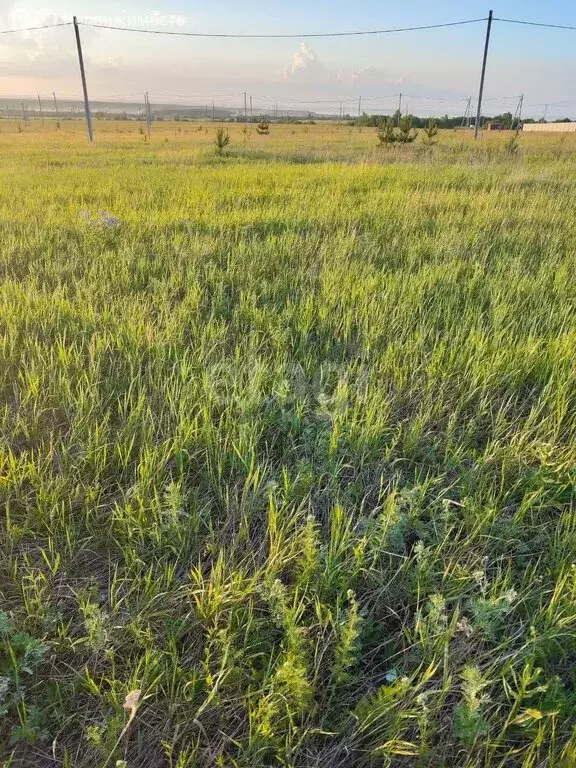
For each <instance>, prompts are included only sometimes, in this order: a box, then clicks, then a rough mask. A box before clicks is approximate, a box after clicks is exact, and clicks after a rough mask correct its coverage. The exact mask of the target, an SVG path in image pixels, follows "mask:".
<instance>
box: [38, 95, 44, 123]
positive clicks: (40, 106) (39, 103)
mask: <svg viewBox="0 0 576 768" xmlns="http://www.w3.org/2000/svg"><path fill="white" fill-rule="evenodd" d="M38 107H39V109H40V120H41V121H42V128H44V112H42V102H41V101H40V94H38Z"/></svg>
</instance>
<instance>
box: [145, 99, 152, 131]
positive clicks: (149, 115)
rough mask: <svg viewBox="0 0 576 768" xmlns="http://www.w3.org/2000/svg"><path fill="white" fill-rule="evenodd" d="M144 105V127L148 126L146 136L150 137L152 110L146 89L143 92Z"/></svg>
mask: <svg viewBox="0 0 576 768" xmlns="http://www.w3.org/2000/svg"><path fill="white" fill-rule="evenodd" d="M144 105H145V107H146V127H147V128H148V138H150V133H151V128H152V112H151V111H150V97H149V96H148V91H146V93H145V94H144Z"/></svg>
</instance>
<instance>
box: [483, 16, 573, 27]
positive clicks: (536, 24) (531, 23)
mask: <svg viewBox="0 0 576 768" xmlns="http://www.w3.org/2000/svg"><path fill="white" fill-rule="evenodd" d="M494 21H503V22H504V23H505V24H525V25H526V26H528V27H548V28H549V29H573V30H574V29H576V27H570V26H568V25H566V24H546V23H544V22H540V21H523V20H522V19H499V18H497V17H496V16H495V17H494Z"/></svg>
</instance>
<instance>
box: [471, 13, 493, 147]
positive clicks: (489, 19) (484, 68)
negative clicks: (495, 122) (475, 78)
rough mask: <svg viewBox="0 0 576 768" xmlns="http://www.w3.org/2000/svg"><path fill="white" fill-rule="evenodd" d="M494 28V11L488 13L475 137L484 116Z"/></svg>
mask: <svg viewBox="0 0 576 768" xmlns="http://www.w3.org/2000/svg"><path fill="white" fill-rule="evenodd" d="M491 29H492V11H490V13H489V14H488V23H487V25H486V40H485V41H484V56H483V57H482V73H481V75H480V88H479V90H478V108H477V110H476V122H475V123H474V138H475V139H477V138H478V134H479V132H480V120H481V118H482V94H483V93H484V77H485V75H486V61H487V60H488V47H489V45H490V30H491Z"/></svg>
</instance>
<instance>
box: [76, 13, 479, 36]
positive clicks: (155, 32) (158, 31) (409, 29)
mask: <svg viewBox="0 0 576 768" xmlns="http://www.w3.org/2000/svg"><path fill="white" fill-rule="evenodd" d="M481 21H486V18H485V17H484V18H481V19H464V20H463V21H449V22H445V23H444V24H425V25H423V26H416V27H392V28H390V29H371V30H367V31H355V32H313V33H310V34H304V33H298V34H293V33H292V34H280V35H276V34H236V33H226V34H223V33H216V32H170V31H169V30H164V29H136V28H134V27H117V26H114V25H112V24H90V23H88V22H83V21H79V22H78V24H80V25H81V26H83V27H94V28H96V29H115V30H119V31H120V32H141V33H143V34H146V35H171V36H175V37H218V38H249V39H279V38H297V39H300V38H308V37H310V38H312V37H358V36H362V35H389V34H393V33H394V32H416V31H417V30H421V29H440V28H441V27H458V26H461V25H463V24H478V23H479V22H481Z"/></svg>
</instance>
